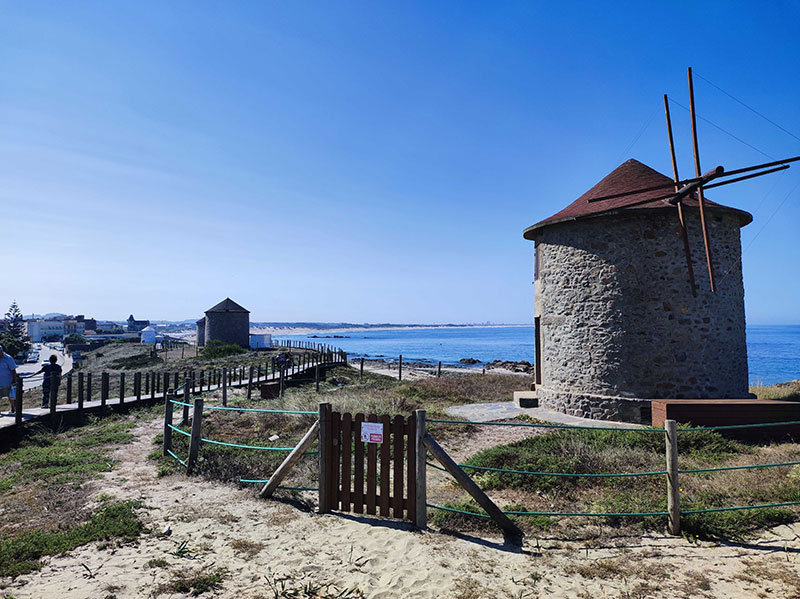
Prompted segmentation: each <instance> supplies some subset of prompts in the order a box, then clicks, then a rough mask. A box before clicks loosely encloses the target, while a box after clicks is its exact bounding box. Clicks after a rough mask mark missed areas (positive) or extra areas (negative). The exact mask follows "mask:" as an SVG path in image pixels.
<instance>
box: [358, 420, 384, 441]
mask: <svg viewBox="0 0 800 599" xmlns="http://www.w3.org/2000/svg"><path fill="white" fill-rule="evenodd" d="M361 440H362V441H363V442H364V443H383V424H381V423H380V422H362V423H361Z"/></svg>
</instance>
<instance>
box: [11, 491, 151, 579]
mask: <svg viewBox="0 0 800 599" xmlns="http://www.w3.org/2000/svg"><path fill="white" fill-rule="evenodd" d="M137 507H139V504H138V503H137V502H134V501H123V502H121V503H114V504H110V505H106V506H103V507H101V508H100V509H98V510H97V511H96V512H95V513H94V514H93V515H92V517H91V519H90V520H89V522H87V523H85V524H81V525H78V526H73V527H71V528H68V529H65V530H60V531H56V532H42V531H40V530H31V531H26V532H23V533H20V534H18V535H15V536H13V537H11V538H9V539H3V540H1V541H0V576H19V575H20V574H26V573H28V572H33V571H34V570H38V569H40V568H41V567H42V564H41V563H40V562H39V559H40V558H42V557H43V556H45V555H57V554H61V553H65V552H67V551H70V550H72V549H75V548H76V547H80V546H81V545H85V544H87V543H91V542H93V541H104V540H110V539H121V540H123V541H131V540H133V539H135V538H136V537H138V536H139V534H140V533H141V532H142V528H143V527H142V524H141V522H139V519H138V518H137V517H136V513H135V511H134V510H135V508H137Z"/></svg>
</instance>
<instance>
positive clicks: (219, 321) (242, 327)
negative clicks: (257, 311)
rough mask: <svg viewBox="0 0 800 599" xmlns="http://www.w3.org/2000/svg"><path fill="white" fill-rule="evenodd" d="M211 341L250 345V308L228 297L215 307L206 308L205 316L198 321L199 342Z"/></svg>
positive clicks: (247, 346) (203, 343) (205, 343)
mask: <svg viewBox="0 0 800 599" xmlns="http://www.w3.org/2000/svg"><path fill="white" fill-rule="evenodd" d="M201 323H202V324H201ZM201 333H202V339H203V342H202V345H207V344H208V342H209V341H212V340H214V341H219V342H221V343H224V344H226V345H227V344H233V345H241V346H242V347H244V348H249V347H250V310H247V309H245V308H243V307H242V306H240V305H239V304H237V303H236V302H235V301H233V300H232V299H231V298H229V297H226V298H225V299H224V300H222V301H221V302H220V303H218V304H217V305H216V306H214V307H213V308H209V309H208V310H206V316H205V318H202V319H200V320H198V321H197V342H198V344H200V339H201Z"/></svg>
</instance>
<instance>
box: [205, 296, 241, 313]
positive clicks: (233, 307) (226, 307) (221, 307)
mask: <svg viewBox="0 0 800 599" xmlns="http://www.w3.org/2000/svg"><path fill="white" fill-rule="evenodd" d="M209 312H246V313H247V314H249V313H250V310H247V309H245V308H243V307H242V306H240V305H239V304H237V303H236V302H235V301H233V300H232V299H231V298H229V297H226V298H225V299H224V300H222V301H221V302H220V303H218V304H217V305H216V306H214V307H213V308H209V309H208V310H206V314H208V313H209Z"/></svg>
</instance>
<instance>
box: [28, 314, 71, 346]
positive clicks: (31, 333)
mask: <svg viewBox="0 0 800 599" xmlns="http://www.w3.org/2000/svg"><path fill="white" fill-rule="evenodd" d="M25 328H26V329H27V334H28V337H30V338H31V341H33V342H34V343H41V341H42V340H43V339H50V338H54V337H63V336H64V321H63V320H44V319H36V320H27V321H25Z"/></svg>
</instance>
